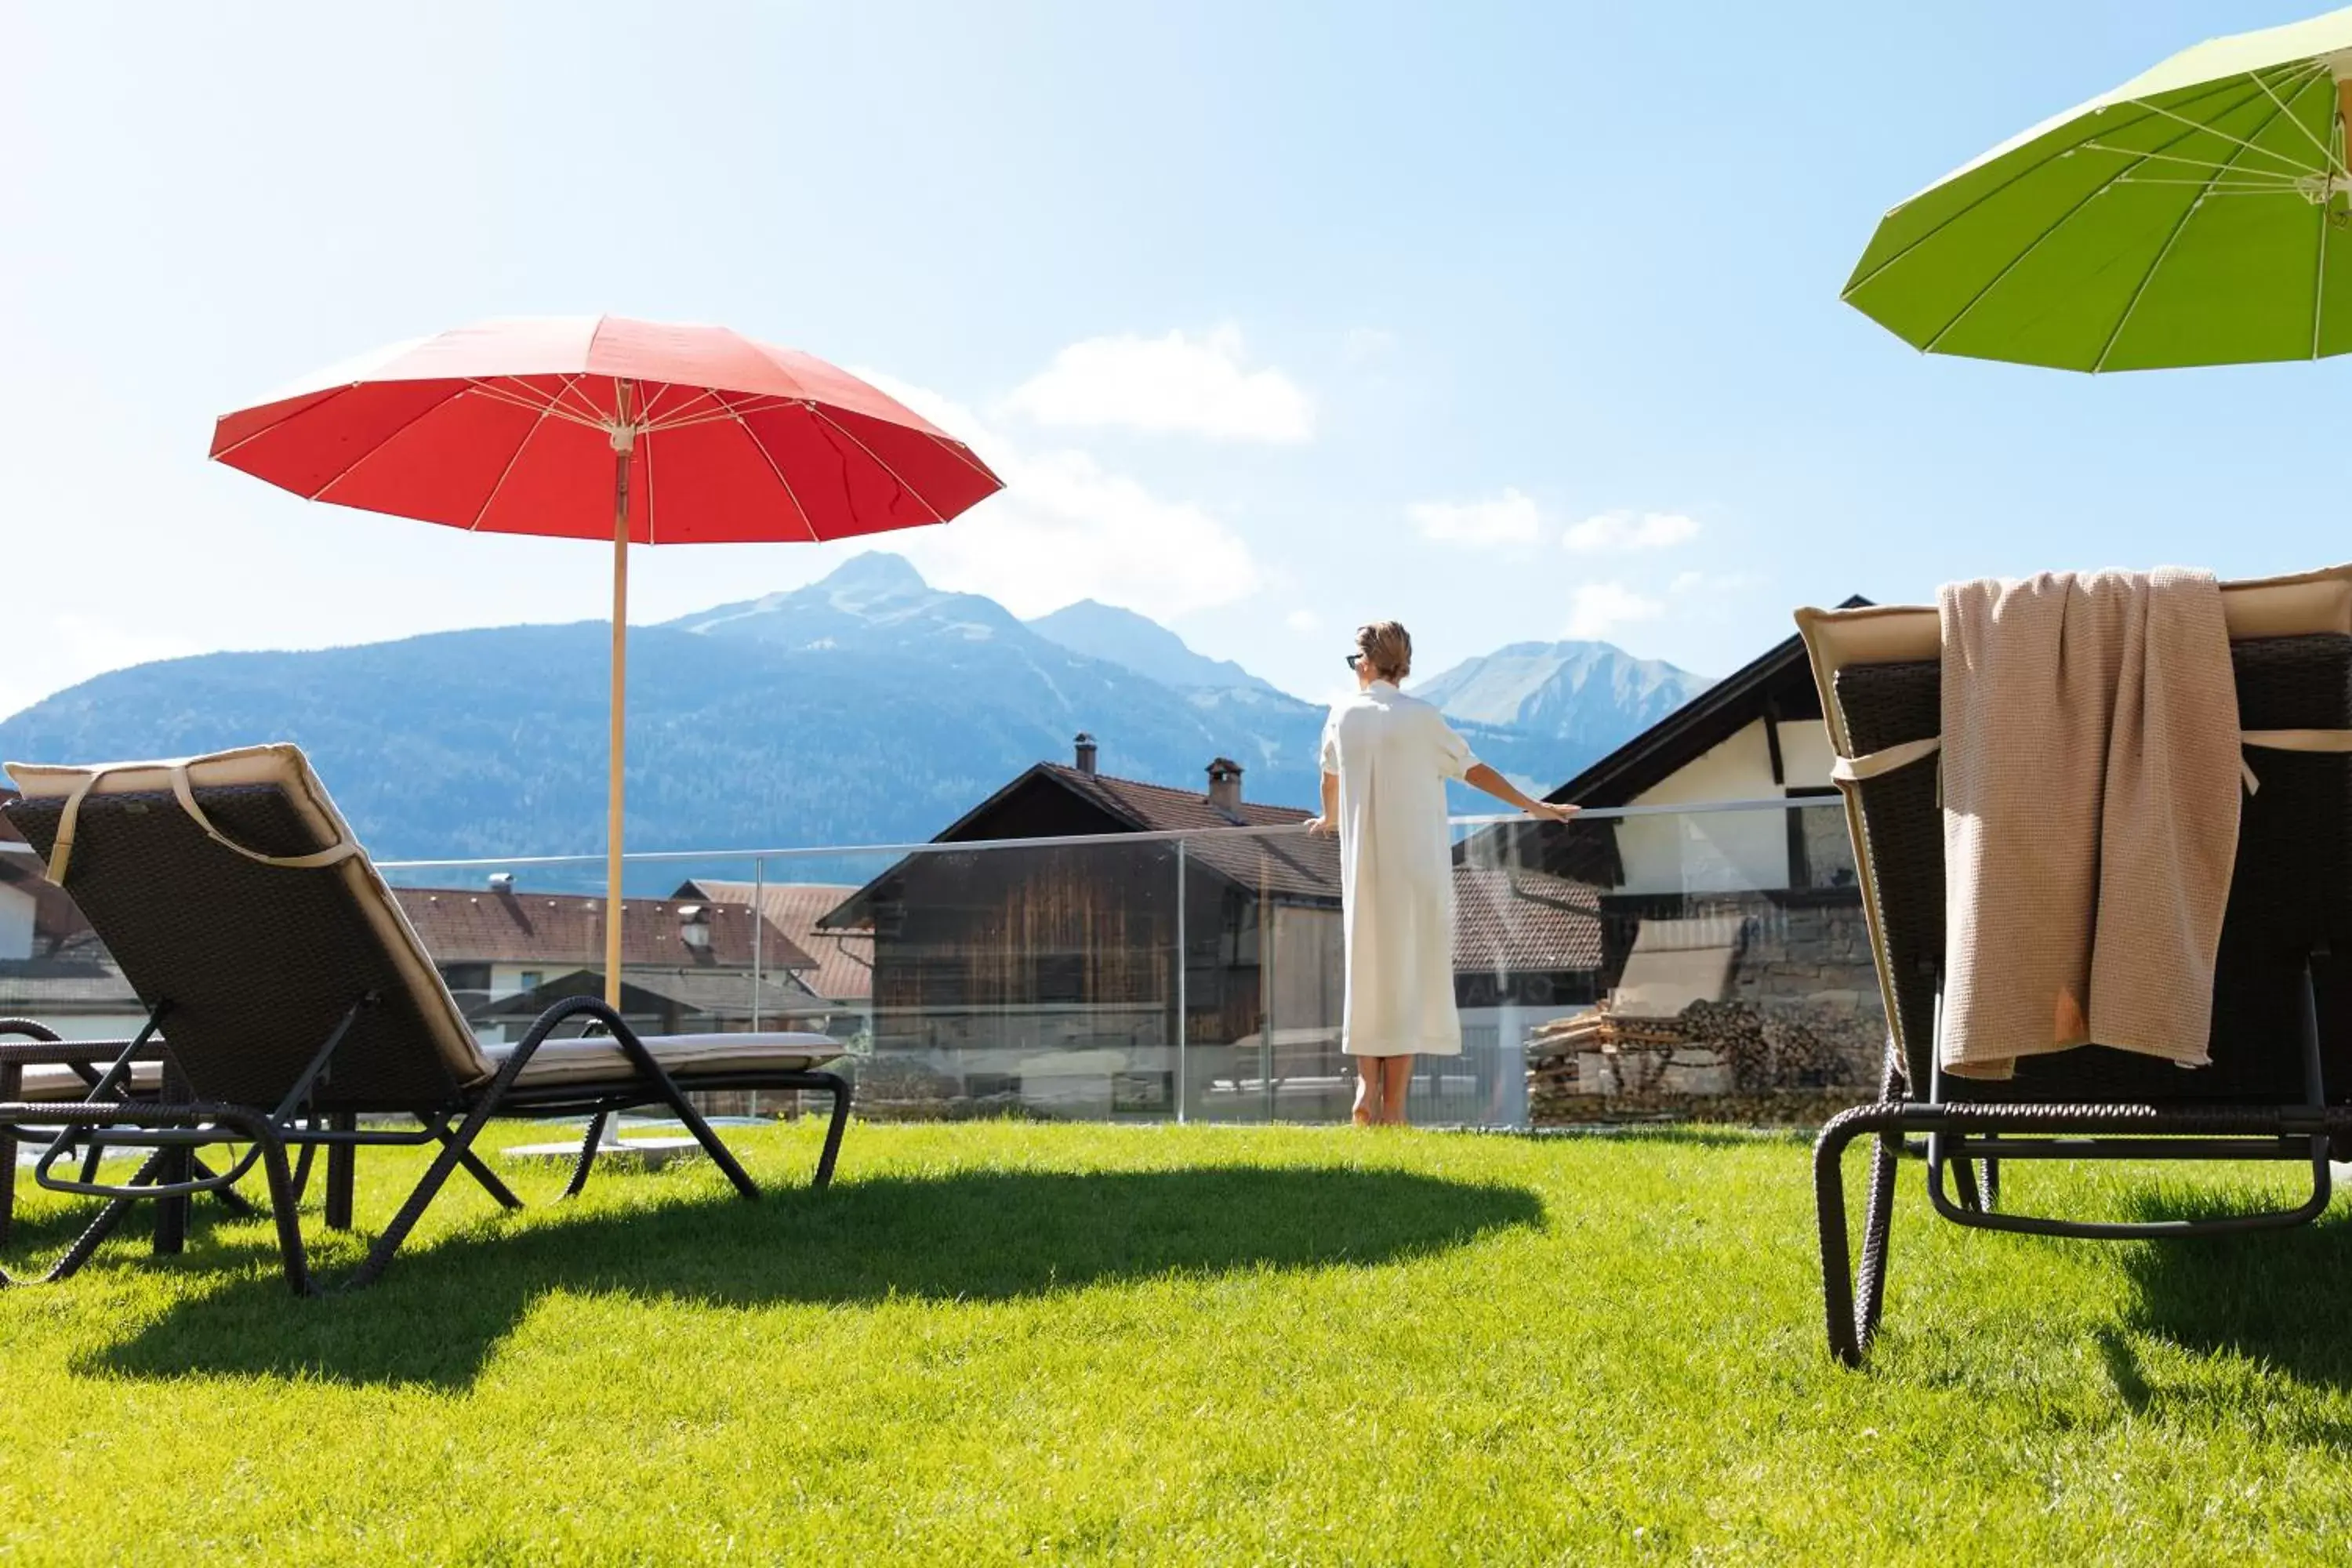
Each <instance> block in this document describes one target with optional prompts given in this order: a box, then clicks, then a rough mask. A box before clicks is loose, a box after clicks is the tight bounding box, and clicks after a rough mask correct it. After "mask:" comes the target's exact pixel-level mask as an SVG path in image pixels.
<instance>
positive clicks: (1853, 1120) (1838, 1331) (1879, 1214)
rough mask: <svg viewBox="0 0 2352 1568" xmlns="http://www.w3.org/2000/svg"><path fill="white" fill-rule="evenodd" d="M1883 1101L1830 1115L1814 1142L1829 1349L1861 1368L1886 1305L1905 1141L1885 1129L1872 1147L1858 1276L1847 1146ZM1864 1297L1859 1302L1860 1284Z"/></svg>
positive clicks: (1882, 1108) (1880, 1111)
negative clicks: (1852, 1268)
mask: <svg viewBox="0 0 2352 1568" xmlns="http://www.w3.org/2000/svg"><path fill="white" fill-rule="evenodd" d="M1887 1109H1888V1108H1887V1107H1885V1106H1862V1107H1858V1108H1856V1109H1855V1110H1848V1111H1845V1112H1843V1113H1842V1114H1840V1115H1838V1116H1836V1117H1833V1118H1832V1119H1831V1121H1830V1122H1829V1125H1827V1126H1826V1127H1824V1128H1822V1136H1821V1142H1818V1143H1816V1144H1815V1145H1814V1146H1813V1196H1814V1204H1815V1208H1816V1212H1817V1217H1818V1219H1819V1222H1820V1226H1821V1244H1822V1310H1823V1314H1824V1317H1825V1319H1826V1321H1827V1325H1828V1329H1829V1348H1830V1354H1831V1355H1832V1356H1833V1357H1835V1358H1836V1359H1837V1360H1838V1361H1839V1362H1840V1363H1843V1364H1844V1365H1846V1366H1852V1367H1858V1366H1860V1365H1862V1363H1863V1361H1864V1358H1865V1357H1866V1356H1867V1355H1868V1354H1869V1353H1870V1344H1871V1341H1872V1340H1873V1339H1874V1338H1876V1337H1877V1333H1878V1322H1879V1318H1880V1316H1881V1314H1882V1313H1883V1312H1884V1310H1885V1305H1886V1254H1887V1244H1888V1241H1889V1239H1890V1237H1891V1235H1892V1232H1893V1230H1894V1224H1895V1159H1896V1155H1897V1152H1898V1151H1899V1150H1900V1148H1901V1140H1900V1139H1899V1138H1897V1137H1896V1136H1895V1135H1894V1134H1893V1133H1892V1132H1891V1131H1887V1130H1885V1129H1875V1131H1877V1132H1878V1140H1877V1147H1876V1148H1875V1149H1874V1151H1873V1152H1872V1155H1871V1170H1870V1192H1869V1196H1868V1199H1867V1202H1866V1206H1865V1207H1864V1211H1863V1225H1862V1267H1861V1274H1860V1279H1859V1280H1858V1281H1857V1280H1856V1279H1853V1277H1852V1276H1850V1275H1849V1274H1848V1272H1847V1262H1848V1253H1847V1243H1846V1234H1845V1171H1844V1166H1843V1156H1844V1153H1845V1150H1846V1145H1847V1144H1849V1143H1851V1142H1853V1140H1854V1139H1855V1138H1856V1137H1857V1136H1859V1135H1861V1134H1862V1133H1864V1132H1865V1131H1874V1128H1873V1126H1872V1122H1873V1121H1875V1120H1877V1116H1875V1115H1874V1113H1878V1114H1879V1115H1883V1114H1884V1113H1885V1111H1886V1110H1887ZM1857 1284H1858V1285H1859V1287H1860V1289H1859V1294H1860V1300H1859V1302H1857V1301H1856V1299H1855V1297H1856V1286H1857Z"/></svg>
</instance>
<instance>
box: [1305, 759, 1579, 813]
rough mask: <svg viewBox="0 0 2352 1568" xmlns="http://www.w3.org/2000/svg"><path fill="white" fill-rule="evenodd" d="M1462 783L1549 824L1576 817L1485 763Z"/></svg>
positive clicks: (1570, 810)
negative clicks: (1543, 799) (1528, 791)
mask: <svg viewBox="0 0 2352 1568" xmlns="http://www.w3.org/2000/svg"><path fill="white" fill-rule="evenodd" d="M1326 776H1327V778H1328V775H1326ZM1462 782H1463V783H1464V784H1468V785H1469V786H1470V787H1471V788H1473V789H1482V790H1485V791H1486V793H1487V794H1488V795H1493V796H1494V797H1495V798H1496V800H1499V801H1501V802H1502V803H1503V804H1504V805H1512V806H1517V808H1518V809H1519V810H1521V811H1524V812H1526V813H1527V814H1528V816H1539V817H1542V818H1543V819H1544V820H1546V821H1548V822H1566V821H1567V820H1568V819H1569V818H1570V817H1571V816H1575V815H1576V811H1577V808H1576V807H1575V806H1572V805H1552V804H1551V803H1550V802H1549V801H1542V800H1538V799H1536V798H1535V797H1534V796H1533V795H1529V794H1528V793H1527V792H1526V791H1525V790H1523V789H1521V788H1520V787H1519V786H1518V785H1517V784H1513V783H1512V782H1511V781H1510V780H1508V779H1507V778H1505V777H1504V776H1503V775H1502V774H1500V773H1496V771H1495V770H1494V769H1492V768H1490V767H1488V766H1487V765H1486V763H1473V764H1471V768H1470V771H1469V772H1468V773H1464V774H1463V775H1462ZM1327 789H1328V785H1327Z"/></svg>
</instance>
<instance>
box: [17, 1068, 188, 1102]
mask: <svg viewBox="0 0 2352 1568" xmlns="http://www.w3.org/2000/svg"><path fill="white" fill-rule="evenodd" d="M100 1070H101V1071H102V1070H104V1069H103V1068H100ZM131 1088H132V1089H134V1090H136V1091H138V1092H139V1093H142V1094H153V1093H154V1092H155V1091H156V1090H158V1089H161V1088H163V1063H162V1062H134V1063H132V1064H131ZM88 1094H89V1082H88V1080H86V1079H84V1078H83V1077H82V1076H81V1074H79V1073H78V1072H76V1071H74V1069H73V1068H69V1067H64V1066H60V1065H58V1064H57V1063H54V1062H41V1063H37V1064H35V1065H33V1066H30V1067H27V1068H26V1069H25V1081H24V1083H23V1084H22V1085H21V1086H20V1087H19V1088H18V1089H17V1091H16V1098H17V1100H20V1101H22V1102H24V1103H26V1104H28V1105H60V1104H68V1103H70V1102H72V1101H74V1100H80V1099H82V1098H84V1097H85V1096H87V1095H88Z"/></svg>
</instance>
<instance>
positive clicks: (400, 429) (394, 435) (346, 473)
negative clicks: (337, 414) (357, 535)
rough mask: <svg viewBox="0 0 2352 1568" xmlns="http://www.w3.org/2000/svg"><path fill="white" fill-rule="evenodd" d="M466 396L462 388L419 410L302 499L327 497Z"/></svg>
mask: <svg viewBox="0 0 2352 1568" xmlns="http://www.w3.org/2000/svg"><path fill="white" fill-rule="evenodd" d="M464 395H466V394H465V389H464V388H462V387H461V388H459V389H458V390H457V391H456V392H453V393H451V394H450V395H448V396H447V397H444V398H440V399H438V400H437V401H436V402H432V403H428V404H426V405H425V406H424V407H422V408H420V409H418V410H417V411H416V412H415V413H414V414H412V415H410V416H408V417H407V418H405V419H404V420H402V421H401V422H400V423H399V424H398V425H397V426H394V428H392V429H390V430H387V431H385V432H384V433H383V435H382V436H381V437H378V438H377V439H376V441H375V443H374V445H373V446H371V447H368V449H367V450H366V451H364V452H362V453H361V454H360V455H359V456H358V457H356V458H352V460H351V461H350V462H348V463H345V464H344V465H343V466H342V467H341V468H338V469H336V470H335V472H334V475H333V476H332V477H331V478H330V479H328V480H327V481H326V483H324V484H322V485H320V487H319V488H318V489H314V490H311V491H309V492H308V493H305V494H303V495H302V499H303V500H318V499H319V498H320V496H322V495H325V494H326V493H327V492H328V491H329V490H331V489H334V488H335V487H336V486H337V485H339V484H341V483H342V482H343V480H344V479H347V478H348V477H350V474H351V471H352V469H353V468H358V467H359V466H360V465H361V464H362V463H364V462H366V461H367V460H368V459H369V458H373V457H374V456H375V455H376V454H377V453H378V452H381V451H383V449H384V448H385V447H388V446H390V445H392V443H393V442H394V441H396V440H398V439H399V438H400V437H403V436H405V435H406V434H408V432H409V430H410V429H411V428H412V427H413V426H415V425H416V424H418V423H419V422H420V421H422V420H423V419H424V417H425V416H426V415H428V414H435V413H438V412H439V411H440V410H442V409H444V408H446V407H447V406H448V405H450V404H451V403H452V402H453V401H455V400H456V399H457V398H460V397H463V396H464ZM298 493H300V492H298Z"/></svg>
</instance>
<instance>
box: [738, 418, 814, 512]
mask: <svg viewBox="0 0 2352 1568" xmlns="http://www.w3.org/2000/svg"><path fill="white" fill-rule="evenodd" d="M735 428H737V429H738V430H740V431H742V432H743V435H744V438H745V439H747V440H749V441H750V442H751V450H753V451H755V452H757V453H759V454H760V460H761V462H763V463H765V464H767V465H768V472H770V473H772V474H773V475H775V476H776V483H778V484H780V485H782V486H783V487H784V499H785V500H788V501H790V502H792V503H793V510H794V511H796V512H798V513H800V514H801V526H802V527H803V528H805V529H807V530H808V536H809V542H810V543H811V544H822V543H823V542H824V536H823V535H822V534H820V533H818V532H817V531H816V519H814V518H813V517H811V516H810V515H809V511H808V508H807V507H805V506H803V505H802V504H801V493H800V491H798V490H796V489H793V481H792V480H791V479H787V478H785V477H784V466H783V465H782V463H779V462H778V461H776V455H775V454H774V453H773V452H771V451H769V450H768V444H767V443H766V442H765V441H762V440H761V439H760V433H759V432H758V431H757V430H754V429H752V428H751V424H750V423H749V422H748V421H747V420H745V419H743V418H741V417H740V416H738V417H737V418H736V420H735Z"/></svg>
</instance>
